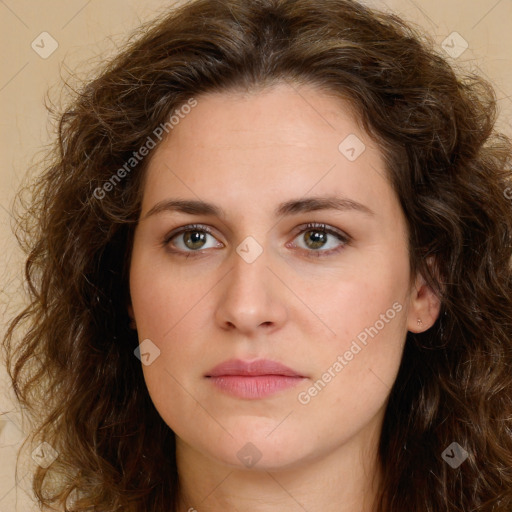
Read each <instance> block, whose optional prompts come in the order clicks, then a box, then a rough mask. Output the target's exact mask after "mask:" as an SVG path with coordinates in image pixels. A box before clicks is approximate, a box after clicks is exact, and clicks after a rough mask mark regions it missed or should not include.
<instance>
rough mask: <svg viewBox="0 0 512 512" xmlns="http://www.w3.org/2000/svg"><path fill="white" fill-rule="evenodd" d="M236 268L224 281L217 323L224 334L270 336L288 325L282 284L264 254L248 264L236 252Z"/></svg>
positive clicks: (234, 257)
mask: <svg viewBox="0 0 512 512" xmlns="http://www.w3.org/2000/svg"><path fill="white" fill-rule="evenodd" d="M232 259H233V267H232V269H231V271H230V272H229V273H228V274H227V275H226V277H225V278H224V279H223V280H222V288H220V290H221V291H220V295H219V299H218V302H217V306H216V311H215V321H216V322H217V324H218V325H219V326H220V327H221V328H222V329H224V330H229V331H238V332H239V333H242V334H244V335H246V336H257V335H259V334H261V333H265V334H270V333H271V332H273V331H276V330H278V329H280V328H281V327H282V326H283V325H284V324H285V322H286V319H287V315H288V310H287V307H286V304H285V302H284V297H283V295H284V293H283V284H282V282H281V281H280V280H279V279H277V278H276V276H275V275H274V274H275V270H274V269H273V271H271V270H270V269H269V268H268V267H269V258H268V257H267V253H266V251H264V252H263V253H262V254H261V255H260V256H259V257H258V258H257V259H256V260H255V261H253V262H252V263H248V262H247V261H245V260H244V259H243V258H242V257H240V256H239V254H238V253H236V252H233V255H232Z"/></svg>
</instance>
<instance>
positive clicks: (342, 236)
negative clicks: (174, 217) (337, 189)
mask: <svg viewBox="0 0 512 512" xmlns="http://www.w3.org/2000/svg"><path fill="white" fill-rule="evenodd" d="M188 231H202V232H205V233H208V234H209V235H211V236H213V237H214V238H215V235H214V234H213V231H212V230H211V229H210V228H209V227H208V226H206V225H203V224H189V225H187V226H183V227H182V228H179V229H178V231H173V232H171V233H169V234H168V235H167V236H166V237H165V238H164V240H163V241H162V246H163V247H164V248H165V249H167V250H168V251H169V252H171V253H172V254H176V255H178V256H184V257H185V258H189V257H196V256H200V255H201V254H203V253H204V251H206V250H208V249H203V250H201V249H199V250H197V251H192V250H191V251H182V250H180V249H178V250H175V249H170V248H169V243H170V242H171V240H172V239H173V238H175V237H177V236H179V235H182V234H183V233H186V232H188ZM306 231H321V232H324V233H327V234H329V235H333V236H335V237H336V238H337V239H338V240H339V241H340V242H342V244H340V245H339V246H338V247H336V248H334V249H328V250H323V251H322V250H316V251H315V250H314V249H309V250H308V249H303V248H302V247H299V249H300V250H301V251H303V252H305V253H306V255H307V256H308V257H312V258H322V257H326V256H330V255H331V254H335V253H338V252H339V251H341V250H343V248H344V247H345V246H346V245H347V244H349V243H350V242H351V237H350V236H348V235H347V234H346V233H343V232H341V231H338V230H335V229H334V228H330V227H328V226H327V225H326V224H321V223H316V222H312V223H308V224H305V225H302V226H300V231H299V232H297V233H296V234H295V235H294V239H295V238H297V237H298V236H299V235H301V234H303V233H305V232H306Z"/></svg>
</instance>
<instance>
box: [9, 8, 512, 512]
mask: <svg viewBox="0 0 512 512" xmlns="http://www.w3.org/2000/svg"><path fill="white" fill-rule="evenodd" d="M279 81H287V82H288V83H290V84H300V83H308V84H313V85H316V86H317V87H319V88H321V89H322V90H325V91H326V92H328V93H330V94H334V95H337V96H339V97H343V98H345V99H349V101H350V103H351V104H352V105H353V107H354V108H355V109H356V111H357V113H358V115H359V117H360V119H361V121H362V123H363V125H364V127H365V129H366V130H367V132H368V133H369V134H370V136H372V137H373V138H374V139H375V140H376V141H377V143H378V144H379V146H380V148H381V150H382V152H383V154H384V155H385V157H386V162H387V170H388V175H389V180H390V182H391V183H392V185H393V187H394V189H395V190H396V193H397V195H398V197H399V200H400V203H401V206H402V208H403V211H404V214H405V217H406V220H407V223H408V230H409V246H410V261H411V269H412V270H413V271H419V272H421V273H422V274H423V275H424V276H425V278H426V279H427V281H428V282H429V283H430V285H431V286H432V287H433V289H434V290H435V291H436V293H438V295H439V297H440V299H441V304H442V310H441V314H440V317H439V319H438V320H437V322H436V323H435V325H434V326H433V327H432V328H431V329H429V330H428V331H426V332H424V333H422V334H414V333H410V332H409V333H408V335H407V340H406V345H405V351H404V354H403V360H402V364H401V367H400V371H399V374H398V377H397V379H396V382H395V383H394V386H393V389H392V391H391V395H390V400H389V405H388V408H387V412H386V416H385V421H384V426H383V431H382V435H381V439H380V446H379V459H380V464H381V467H382V474H383V475H384V479H383V482H382V488H381V493H380V494H379V497H378V504H377V505H376V510H377V511H378V512H405V511H407V512H420V511H421V512H440V511H450V512H469V511H471V512H491V511H492V512H510V511H511V510H512V391H511V390H512V299H511V297H512V271H511V266H510V260H511V255H512V200H511V199H510V196H511V194H507V193H506V190H511V189H510V186H511V170H510V168H511V158H512V152H511V145H510V141H509V140H508V139H507V138H506V137H505V136H503V135H500V134H499V133H496V131H495V129H494V123H495V117H496V100H495V97H494V93H493V90H492V88H491V86H490V85H489V84H488V83H487V82H485V81H484V80H482V79H481V78H478V77H476V76H470V75H464V76H463V75H462V74H460V75H459V74H456V73H455V72H454V71H453V69H452V68H451V66H450V65H449V64H447V62H446V61H445V60H444V59H443V58H442V57H441V56H440V55H439V54H438V53H437V52H436V51H435V50H434V49H433V46H432V44H431V43H430V42H429V41H428V40H427V39H425V37H424V36H422V35H419V34H418V33H416V31H415V30H413V29H411V28H410V27H408V26H407V25H406V24H404V23H403V22H402V21H401V20H400V19H398V18H397V17H395V16H393V15H389V14H383V13H378V12H376V11H372V10H369V9H368V8H366V7H364V6H362V5H360V4H358V3H356V2H354V1H350V0H253V1H250V2H248V1H245V0H193V1H191V2H188V3H186V4H185V5H183V6H181V7H179V8H177V9H174V10H173V11H172V12H170V13H169V14H168V16H166V17H165V18H164V19H160V20H158V21H155V22H154V23H153V24H150V25H146V26H144V27H143V28H142V29H141V31H140V34H139V36H138V37H137V38H136V39H135V40H134V41H132V42H130V43H129V44H127V45H126V47H125V49H124V50H123V51H122V52H121V53H120V54H118V55H117V56H116V57H115V58H114V59H113V60H112V61H111V62H109V63H108V64H107V65H106V66H105V68H104V69H103V70H102V72H101V73H100V74H99V76H98V78H96V79H94V80H92V81H91V82H90V83H86V84H85V85H84V86H83V88H82V89H81V90H80V91H78V93H77V94H76V97H75V99H74V101H73V102H72V103H71V104H70V105H69V107H68V108H66V109H65V111H64V112H63V114H62V116H61V119H60V124H59V129H58V143H57V144H55V147H54V151H53V153H52V154H51V155H50V161H49V163H48V165H46V167H45V168H44V169H43V170H42V172H41V173H40V176H39V178H38V179H37V180H35V181H34V182H33V184H32V186H31V189H30V191H31V192H32V193H33V195H32V199H31V202H30V204H28V206H27V209H26V212H25V214H24V216H23V217H22V218H20V223H19V228H18V232H17V233H18V237H19V239H20V241H21V242H22V243H23V246H24V247H25V249H26V250H27V252H28V258H27V261H26V280H27V283H28V290H29V298H30V303H29V304H28V306H27V307H26V309H24V310H23V311H22V312H21V313H20V314H19V316H17V317H16V318H15V319H14V320H13V321H12V323H11V324H10V326H9V328H8V331H7V335H6V337H5V341H4V345H5V350H6V355H7V359H8V367H9V371H10V375H11V378H12V382H13V386H14V390H15V392H16V395H17V397H18V399H19V400H20V402H21V403H22V404H23V405H25V406H27V407H28V410H29V411H30V413H31V415H32V417H33V418H34V422H35V424H36V425H37V427H38V428H37V429H36V430H35V431H34V440H37V441H38V442H40V441H45V442H47V443H49V444H50V445H51V446H52V447H53V448H54V449H55V450H56V451H57V452H58V457H57V458H56V459H55V461H54V462H53V463H52V464H51V465H50V466H49V467H47V468H43V467H38V468H37V470H36V471H35V474H34V490H35V492H36V494H37V497H38V499H39V500H40V502H41V503H42V504H44V505H50V504H60V506H62V504H63V503H64V502H65V501H66V498H67V497H68V495H69V494H70V493H71V492H72V491H75V492H76V491H78V496H79V497H81V501H80V502H79V501H76V502H75V504H74V505H73V508H72V510H86V509H87V507H96V508H95V510H102V511H103V512H111V511H115V510H116V511H117V510H122V511H125V512H130V511H133V512H141V511H152V512H154V511H156V510H161V511H164V510H175V509H176V503H177V495H178V475H177V470H176V465H175V460H174V456H173V454H174V434H173V433H172V431H171V430H170V429H169V427H168V426H167V425H166V424H165V423H164V422H163V420H162V419H161V418H160V416H159V414H158V412H157V411H156V409H155V408H154V406H153V404H152V402H151V399H150V397H149V395H148V392H147V389H146V386H145V383H144V379H143V375H142V370H141V365H140V361H139V360H138V359H137V358H136V357H135V356H134V353H133V351H134V349H135V348H136V347H137V346H138V340H137V336H136V333H135V332H134V331H133V330H131V329H130V328H129V317H128V314H127V308H126V306H127V303H128V301H129V294H128V286H127V284H128V273H127V270H128V268H129V264H130V252H131V244H132V236H133V231H134V227H135V225H136V224H137V219H138V216H139V212H140V200H141V190H142V186H143V177H144V170H145V168H146V167H147V162H148V157H146V158H143V159H140V161H139V158H138V157H137V158H136V157H135V156H134V154H137V155H138V149H139V148H141V147H142V146H144V145H147V144H148V142H147V141H148V140H149V139H148V137H150V138H151V139H152V140H153V142H154V145H158V142H159V141H160V138H158V137H155V133H160V132H158V131H155V130H157V128H158V127H159V126H164V127H166V130H165V132H166V133H165V134H167V133H169V134H170V135H169V136H172V126H171V125H172V123H169V119H170V115H171V114H172V113H173V112H176V110H177V109H179V107H180V106H183V105H184V104H186V102H187V100H190V98H197V100H198V101H200V95H201V94H202V93H205V92H211V91H225V92H226V93H229V92H232V91H235V90H257V89H258V88H262V87H266V86H270V85H272V84H273V83H276V82H279ZM139 156H140V155H139ZM133 159H135V160H133ZM127 162H130V163H129V165H128V166H127ZM132 164H133V165H132ZM123 168H124V170H125V172H124V173H123V172H122V171H120V169H123ZM107 183H110V185H106V184H107ZM20 197H21V196H20ZM429 261H433V262H434V264H428V262H429ZM18 332H19V333H20V334H19V336H15V334H16V333H18ZM16 338H19V339H18V340H17V341H16ZM453 442H456V443H458V445H460V446H461V447H462V448H463V449H464V450H465V452H467V459H466V460H465V461H464V462H463V463H462V464H461V465H460V466H459V467H457V468H454V467H451V466H450V465H449V464H448V463H447V462H446V461H445V457H443V456H442V455H443V453H444V451H445V450H446V449H447V448H448V447H449V446H450V445H451V444H452V443H453ZM68 502H69V501H68Z"/></svg>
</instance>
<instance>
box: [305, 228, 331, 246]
mask: <svg viewBox="0 0 512 512" xmlns="http://www.w3.org/2000/svg"><path fill="white" fill-rule="evenodd" d="M306 235H307V236H306V245H308V246H309V247H311V248H313V249H318V248H319V247H322V245H324V244H325V243H326V241H327V240H326V237H327V233H325V232H323V231H307V232H306ZM308 240H309V241H310V242H311V243H308Z"/></svg>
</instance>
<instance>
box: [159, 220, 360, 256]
mask: <svg viewBox="0 0 512 512" xmlns="http://www.w3.org/2000/svg"><path fill="white" fill-rule="evenodd" d="M315 229H316V230H319V231H320V230H322V229H324V230H325V232H326V233H328V234H331V235H334V236H336V237H338V239H339V240H340V241H342V242H347V241H350V240H351V237H350V235H348V234H347V233H346V232H344V231H342V230H340V229H338V228H336V227H334V226H331V225H330V224H327V223H324V222H306V223H303V224H300V225H299V226H297V227H296V228H294V230H293V232H294V235H293V238H296V237H297V236H298V235H300V234H301V233H303V232H305V231H307V230H315ZM194 230H196V231H205V232H206V233H208V234H209V235H212V236H213V237H214V238H217V237H216V236H215V231H216V230H215V228H212V227H211V226H208V225H206V224H187V225H184V226H181V227H179V228H176V229H174V230H173V231H172V232H171V233H170V234H168V235H167V236H166V237H165V242H166V243H169V242H170V241H171V240H172V239H173V238H174V237H176V236H178V235H182V234H183V233H186V232H187V231H194ZM217 241H219V242H220V243H223V242H222V241H220V240H217ZM318 252H321V251H318Z"/></svg>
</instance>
